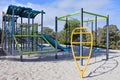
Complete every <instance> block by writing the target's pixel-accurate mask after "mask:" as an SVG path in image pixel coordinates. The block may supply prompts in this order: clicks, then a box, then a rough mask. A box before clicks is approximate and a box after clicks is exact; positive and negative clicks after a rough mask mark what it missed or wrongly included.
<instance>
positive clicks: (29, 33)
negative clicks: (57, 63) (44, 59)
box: [2, 5, 65, 61]
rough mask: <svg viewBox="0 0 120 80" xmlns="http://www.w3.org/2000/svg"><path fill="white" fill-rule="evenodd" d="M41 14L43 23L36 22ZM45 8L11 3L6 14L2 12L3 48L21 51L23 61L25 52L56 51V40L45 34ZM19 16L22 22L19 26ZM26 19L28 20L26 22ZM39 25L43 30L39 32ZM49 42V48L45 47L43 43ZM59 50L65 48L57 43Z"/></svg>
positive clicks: (13, 51)
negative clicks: (40, 8) (37, 8)
mask: <svg viewBox="0 0 120 80" xmlns="http://www.w3.org/2000/svg"><path fill="white" fill-rule="evenodd" d="M38 14H41V23H40V24H38V23H35V22H34V21H35V18H36V16H37V15H38ZM44 14H45V12H44V11H43V10H41V11H37V10H32V9H31V8H25V7H20V6H14V5H10V6H8V9H7V12H6V14H5V13H4V12H3V13H2V15H3V16H2V49H3V50H4V51H5V52H6V53H8V54H11V55H16V54H17V53H19V55H20V59H21V61H23V54H28V55H30V54H36V53H45V52H54V51H55V44H56V42H55V41H54V40H53V39H52V38H51V37H50V36H49V35H47V34H43V15H44ZM18 18H20V21H21V23H19V26H18V23H17V22H18V21H17V20H18ZM24 19H27V20H28V22H27V23H24V22H23V21H24ZM39 26H40V27H41V32H40V33H39V31H38V30H39V29H38V28H39ZM44 42H46V43H47V44H49V47H50V48H49V49H46V48H44V47H45V46H44V45H43V43H44ZM57 45H58V46H57V50H58V49H60V50H61V51H65V48H64V47H62V46H60V45H59V44H58V43H57Z"/></svg>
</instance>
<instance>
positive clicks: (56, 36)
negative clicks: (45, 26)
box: [55, 17, 58, 59]
mask: <svg viewBox="0 0 120 80" xmlns="http://www.w3.org/2000/svg"><path fill="white" fill-rule="evenodd" d="M57 24H58V22H57V17H55V40H56V43H55V59H57V58H58V56H57V45H58V44H57V43H58V35H57V28H58V26H57Z"/></svg>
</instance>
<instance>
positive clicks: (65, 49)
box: [38, 34, 69, 51]
mask: <svg viewBox="0 0 120 80" xmlns="http://www.w3.org/2000/svg"><path fill="white" fill-rule="evenodd" d="M38 36H42V37H44V38H45V39H46V40H47V41H48V42H49V43H50V44H51V45H52V46H53V47H55V43H56V41H55V40H54V39H52V38H51V37H50V36H48V35H47V34H39V35H38ZM57 49H60V50H61V51H68V50H69V48H66V47H63V46H60V45H59V44H58V43H57Z"/></svg>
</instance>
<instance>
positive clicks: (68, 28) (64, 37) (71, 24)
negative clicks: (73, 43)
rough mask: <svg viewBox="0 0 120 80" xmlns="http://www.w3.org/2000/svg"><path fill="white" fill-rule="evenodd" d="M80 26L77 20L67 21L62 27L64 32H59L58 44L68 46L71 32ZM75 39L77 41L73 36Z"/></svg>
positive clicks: (76, 37)
mask: <svg viewBox="0 0 120 80" xmlns="http://www.w3.org/2000/svg"><path fill="white" fill-rule="evenodd" d="M79 26H80V21H79V20H77V19H74V20H68V22H67V23H66V24H65V25H64V30H63V31H61V32H59V36H58V37H59V42H60V43H62V44H70V36H71V32H72V30H73V29H74V28H76V27H79ZM75 39H78V36H75Z"/></svg>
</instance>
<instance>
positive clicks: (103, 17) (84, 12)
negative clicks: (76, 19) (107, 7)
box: [83, 11, 108, 18]
mask: <svg viewBox="0 0 120 80" xmlns="http://www.w3.org/2000/svg"><path fill="white" fill-rule="evenodd" d="M83 13H85V14H90V15H94V16H99V17H103V18H108V17H107V16H103V15H100V14H95V13H91V12H87V11H83Z"/></svg>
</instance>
